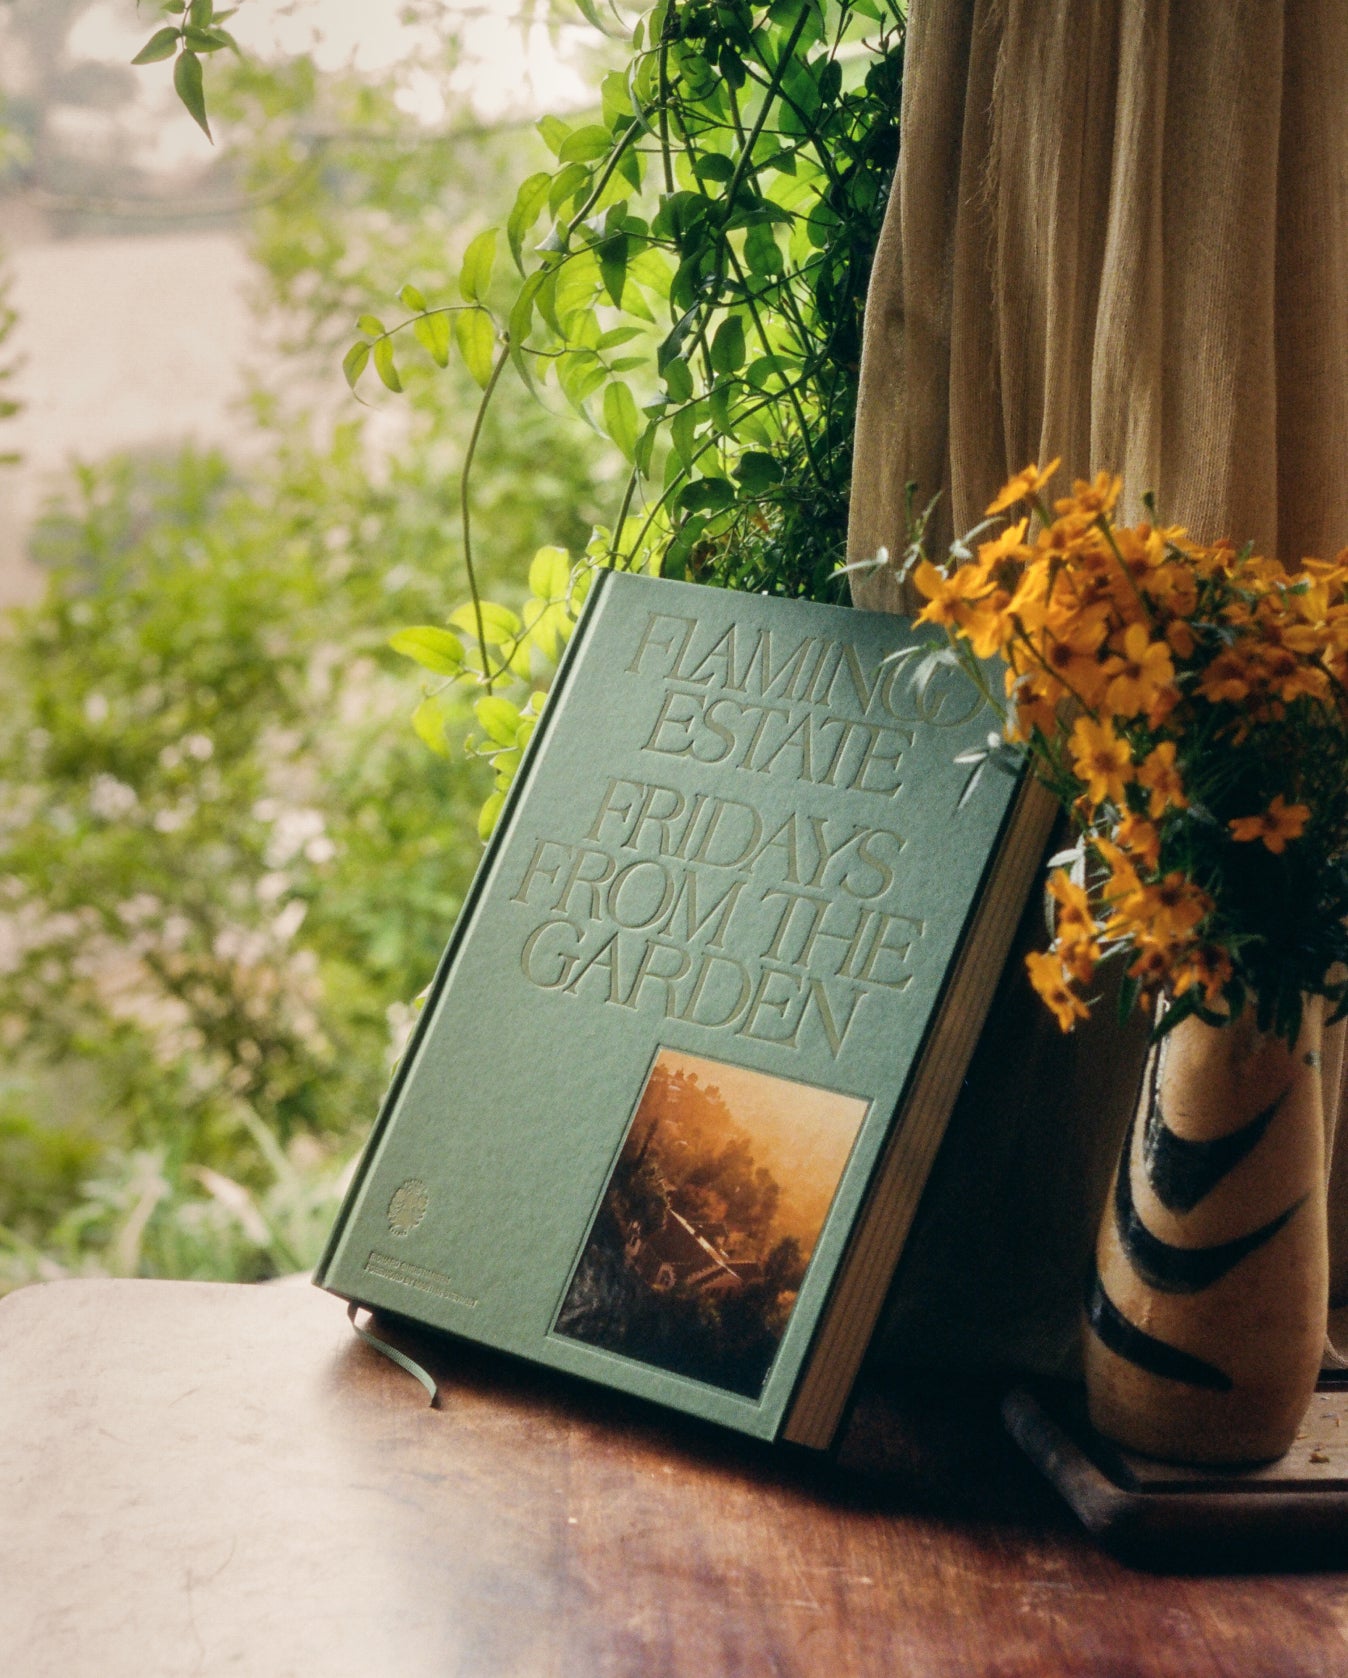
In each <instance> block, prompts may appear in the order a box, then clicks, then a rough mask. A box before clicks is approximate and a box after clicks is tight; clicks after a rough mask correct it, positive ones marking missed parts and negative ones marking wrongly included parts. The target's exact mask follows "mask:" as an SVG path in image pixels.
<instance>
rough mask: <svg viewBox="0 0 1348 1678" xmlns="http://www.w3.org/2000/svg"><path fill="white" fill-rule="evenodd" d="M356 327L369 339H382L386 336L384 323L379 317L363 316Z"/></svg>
mask: <svg viewBox="0 0 1348 1678" xmlns="http://www.w3.org/2000/svg"><path fill="white" fill-rule="evenodd" d="M356 325H357V326H358V327H359V328H360V329H361V331H362V332H363V333H364V334H365V336H366V337H367V338H382V337H383V336H384V323H383V321H382V320H380V318H379V316H378V315H362V316H361V317H360V319H359V320H358V321H357V322H356Z"/></svg>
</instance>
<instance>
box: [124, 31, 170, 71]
mask: <svg viewBox="0 0 1348 1678" xmlns="http://www.w3.org/2000/svg"><path fill="white" fill-rule="evenodd" d="M180 39H181V37H180V36H179V34H178V31H177V30H176V29H156V30H155V32H154V34H153V35H151V36H150V38H149V40H148V41H147V42H146V43H145V45H144V46H143V47H142V48H141V49H140V51H139V52H138V53H137V54H136V56H135V57H134V58H133V59H132V60H131V62H132V63H133V64H158V63H159V61H160V60H161V59H163V58H172V57H173V55H174V53H175V52H177V50H178V42H179V40H180Z"/></svg>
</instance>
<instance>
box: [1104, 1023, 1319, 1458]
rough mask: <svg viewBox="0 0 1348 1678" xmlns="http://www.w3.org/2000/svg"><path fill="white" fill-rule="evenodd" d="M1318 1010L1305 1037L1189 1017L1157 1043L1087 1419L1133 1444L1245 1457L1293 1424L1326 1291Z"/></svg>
mask: <svg viewBox="0 0 1348 1678" xmlns="http://www.w3.org/2000/svg"><path fill="white" fill-rule="evenodd" d="M1323 1017H1324V1009H1323V1004H1322V1002H1321V1001H1320V999H1319V998H1312V999H1309V1000H1308V1002H1307V1004H1306V1009H1305V1015H1304V1019H1303V1024H1302V1030H1301V1035H1300V1037H1299V1039H1298V1041H1297V1043H1296V1044H1295V1045H1293V1046H1289V1045H1288V1044H1287V1043H1286V1041H1285V1040H1283V1039H1281V1038H1278V1037H1273V1036H1269V1035H1265V1034H1262V1033H1260V1032H1259V1031H1258V1030H1257V1029H1256V1027H1255V1024H1254V1019H1253V1015H1252V1013H1251V1012H1248V1011H1247V1013H1246V1014H1244V1015H1242V1016H1241V1018H1240V1019H1238V1020H1236V1021H1234V1022H1233V1023H1232V1024H1231V1025H1230V1026H1227V1027H1225V1028H1224V1029H1219V1028H1216V1027H1212V1026H1207V1025H1204V1024H1203V1023H1202V1022H1201V1021H1200V1020H1198V1019H1195V1018H1193V1017H1190V1018H1189V1019H1186V1020H1184V1021H1182V1022H1181V1024H1180V1025H1178V1026H1177V1027H1176V1028H1175V1029H1174V1030H1173V1031H1172V1032H1170V1033H1169V1034H1167V1036H1166V1037H1165V1038H1163V1039H1162V1040H1161V1043H1160V1044H1159V1045H1158V1046H1157V1048H1156V1049H1155V1050H1154V1051H1153V1055H1152V1060H1151V1063H1150V1064H1149V1067H1148V1074H1147V1079H1146V1082H1145V1084H1144V1088H1143V1093H1142V1098H1141V1101H1140V1102H1139V1105H1138V1109H1137V1112H1136V1115H1135V1117H1134V1120H1133V1123H1132V1125H1131V1126H1130V1128H1129V1131H1128V1134H1127V1137H1126V1139H1125V1142H1124V1147H1123V1152H1122V1156H1121V1158H1120V1161H1119V1167H1118V1170H1117V1172H1116V1174H1115V1179H1114V1183H1113V1186H1112V1188H1111V1192H1110V1199H1109V1203H1108V1205H1107V1206H1106V1208H1105V1213H1104V1217H1103V1219H1102V1221H1101V1227H1100V1237H1099V1241H1098V1244H1097V1249H1096V1274H1095V1276H1094V1278H1093V1279H1092V1283H1091V1288H1090V1292H1089V1295H1088V1298H1087V1308H1086V1316H1087V1331H1086V1341H1085V1363H1086V1386H1087V1394H1088V1398H1089V1404H1090V1416H1091V1422H1092V1424H1093V1425H1094V1427H1095V1428H1096V1429H1097V1430H1098V1431H1099V1432H1100V1433H1102V1434H1104V1435H1105V1436H1106V1437H1108V1438H1110V1439H1113V1440H1115V1441H1117V1442H1118V1443H1119V1444H1121V1445H1124V1446H1126V1447H1127V1448H1129V1449H1131V1450H1134V1451H1141V1452H1144V1453H1146V1454H1147V1455H1150V1456H1155V1457H1160V1458H1163V1459H1165V1460H1167V1461H1171V1462H1189V1463H1210V1464H1232V1465H1234V1464H1243V1463H1254V1462H1261V1461H1269V1460H1271V1459H1272V1458H1274V1457H1277V1456H1280V1455H1281V1454H1282V1453H1283V1452H1284V1451H1285V1450H1286V1449H1287V1448H1288V1446H1289V1445H1290V1444H1291V1443H1292V1440H1293V1439H1294V1437H1295V1435H1296V1431H1297V1428H1298V1426H1299V1425H1300V1422H1301V1419H1302V1417H1303V1415H1304V1414H1305V1410H1306V1406H1307V1404H1308V1403H1309V1401H1310V1396H1311V1394H1312V1392H1313V1391H1314V1389H1315V1383H1316V1379H1317V1376H1318V1373H1319V1369H1320V1361H1321V1354H1322V1350H1323V1346H1324V1336H1325V1318H1326V1310H1327V1304H1328V1257H1327V1236H1326V1227H1325V1141H1324V1108H1323V1103H1322V1098H1321V1081H1320V1043H1321V1036H1322V1031H1323Z"/></svg>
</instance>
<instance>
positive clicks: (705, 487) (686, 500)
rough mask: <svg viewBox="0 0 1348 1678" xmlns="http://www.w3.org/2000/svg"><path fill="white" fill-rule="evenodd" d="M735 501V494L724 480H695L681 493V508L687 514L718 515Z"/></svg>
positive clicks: (685, 486)
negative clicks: (704, 513)
mask: <svg viewBox="0 0 1348 1678" xmlns="http://www.w3.org/2000/svg"><path fill="white" fill-rule="evenodd" d="M734 499H735V492H734V490H733V489H732V488H731V487H730V485H729V484H728V483H727V482H726V480H725V479H724V478H695V479H694V480H693V482H692V483H691V484H685V485H684V487H683V489H682V490H680V492H679V498H678V500H679V506H680V507H682V508H683V510H684V511H685V512H689V513H692V512H702V511H703V510H705V511H707V512H709V513H718V512H720V511H721V509H722V508H724V507H728V506H729V505H730V504H731V502H732V501H733V500H734Z"/></svg>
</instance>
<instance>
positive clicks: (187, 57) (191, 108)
mask: <svg viewBox="0 0 1348 1678" xmlns="http://www.w3.org/2000/svg"><path fill="white" fill-rule="evenodd" d="M173 86H174V89H175V91H176V92H177V95H178V97H179V99H181V100H182V102H183V104H184V105H185V106H186V107H187V112H188V115H189V116H190V117H191V118H192V120H193V122H195V123H196V125H197V127H198V128H199V129H200V130H201V132H202V133H203V134H204V135H205V136H206V138H207V139H208V140H210V141H211V144H212V145H214V144H215V141H214V140H213V139H212V138H211V125H210V123H209V122H207V120H206V94H205V90H204V88H203V86H202V81H201V60H200V59H199V58H198V57H197V55H196V54H195V53H194V52H180V53H179V54H178V58H177V61H176V62H175V64H174V66H173Z"/></svg>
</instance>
